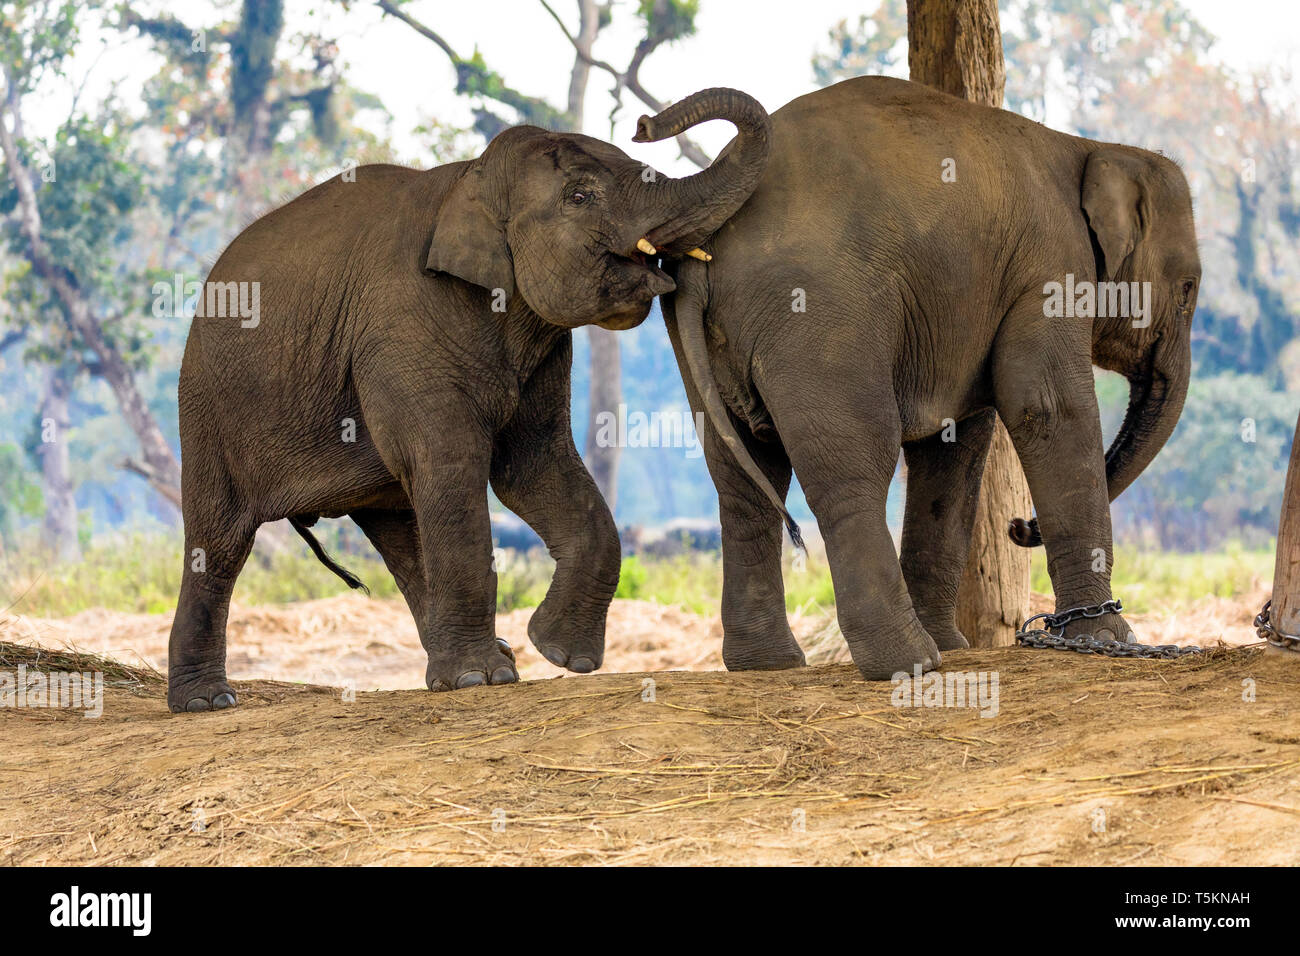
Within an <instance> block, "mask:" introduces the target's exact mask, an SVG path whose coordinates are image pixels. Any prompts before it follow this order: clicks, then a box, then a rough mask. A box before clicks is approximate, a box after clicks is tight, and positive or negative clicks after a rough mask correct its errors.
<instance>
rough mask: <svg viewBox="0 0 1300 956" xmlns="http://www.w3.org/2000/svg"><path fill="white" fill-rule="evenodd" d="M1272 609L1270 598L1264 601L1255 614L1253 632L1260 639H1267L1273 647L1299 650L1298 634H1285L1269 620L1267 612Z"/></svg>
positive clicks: (1299, 638)
mask: <svg viewBox="0 0 1300 956" xmlns="http://www.w3.org/2000/svg"><path fill="white" fill-rule="evenodd" d="M1272 609H1273V601H1272V599H1271V598H1270V599H1269V600H1267V601H1265V602H1264V607H1263V609H1262V610H1261V611H1260V612H1259V613H1258V614H1256V615H1255V633H1256V634H1258V635H1259V636H1260V639H1261V640H1265V641H1268V642H1269V643H1270V644H1272V645H1273V646H1274V647H1280V648H1283V649H1284V650H1288V651H1300V635H1296V634H1287V633H1285V632H1283V631H1279V630H1278V629H1277V628H1276V627H1274V626H1273V622H1272V621H1271V620H1269V612H1270V611H1271V610H1272Z"/></svg>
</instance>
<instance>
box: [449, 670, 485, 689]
mask: <svg viewBox="0 0 1300 956" xmlns="http://www.w3.org/2000/svg"><path fill="white" fill-rule="evenodd" d="M486 682H487V676H486V675H485V674H484V673H483V672H482V671H466V672H465V673H464V674H461V675H460V677H458V678H457V679H456V686H457V687H458V688H460V687H478V686H479V685H480V684H483V683H486Z"/></svg>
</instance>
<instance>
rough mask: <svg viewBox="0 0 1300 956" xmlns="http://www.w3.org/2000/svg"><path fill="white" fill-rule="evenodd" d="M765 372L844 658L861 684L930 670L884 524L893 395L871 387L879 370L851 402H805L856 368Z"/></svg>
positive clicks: (893, 448)
mask: <svg viewBox="0 0 1300 956" xmlns="http://www.w3.org/2000/svg"><path fill="white" fill-rule="evenodd" d="M769 374H771V375H772V377H773V384H772V385H771V395H772V397H771V398H769V404H770V405H771V407H772V412H773V415H774V417H775V418H776V421H777V426H778V427H779V428H780V430H781V434H782V435H783V436H785V439H786V445H787V447H788V448H789V451H790V459H791V461H792V462H793V464H794V470H795V473H796V474H798V475H799V480H800V482H801V483H802V484H803V488H804V491H805V493H806V494H807V497H808V504H809V505H810V506H811V508H812V510H813V514H815V515H816V516H817V526H818V529H819V530H820V531H821V534H822V538H823V540H824V541H825V542H826V557H827V560H828V561H829V562H830V569H831V580H832V582H833V584H834V586H835V610H836V615H837V617H838V619H839V624H840V630H841V631H843V633H844V639H845V641H846V642H847V644H848V645H849V651H850V653H851V654H852V655H853V662H854V663H855V664H857V666H858V670H859V671H861V673H862V676H863V677H865V678H866V679H867V680H888V679H889V678H891V677H892V676H893V675H894V674H896V673H898V672H900V671H902V672H907V673H911V672H912V671H913V669H914V668H915V667H920V668H921V670H922V671H929V670H933V669H934V668H936V667H938V666H939V665H940V663H941V656H940V653H939V648H938V647H937V646H936V645H935V642H934V640H933V639H932V638H931V637H930V635H929V634H928V633H927V632H926V629H925V627H924V625H923V624H922V623H921V621H920V619H919V618H918V617H917V615H916V612H915V611H914V610H913V608H912V600H911V598H910V596H909V595H908V591H907V586H906V584H905V583H904V581H903V572H902V568H901V567H900V565H899V561H898V556H897V554H896V553H895V551H894V541H893V538H892V537H891V535H890V533H889V526H888V524H887V523H886V520H885V499H886V497H887V495H888V492H889V484H890V481H891V480H892V478H893V474H894V467H895V464H896V462H897V460H898V448H899V444H900V437H901V435H900V425H899V421H898V417H897V407H896V404H895V402H894V397H893V394H892V391H885V390H883V389H880V388H879V387H878V382H879V381H880V380H882V379H883V378H884V376H879V377H874V376H864V377H865V383H864V385H865V386H875V387H863V388H862V389H861V390H860V391H855V392H854V393H853V394H852V397H851V399H848V400H845V398H844V396H843V393H831V394H830V396H829V397H824V398H821V399H819V400H814V401H810V400H809V399H808V398H807V389H806V388H803V387H802V383H805V382H807V381H817V382H836V383H845V384H844V385H842V386H841V388H842V389H843V388H851V387H852V385H851V383H853V381H854V378H855V377H857V376H858V375H861V373H860V372H857V373H855V370H853V369H846V368H843V367H839V366H832V367H830V368H826V369H817V370H814V371H813V372H808V371H807V370H802V371H801V372H800V373H799V374H795V373H794V372H790V371H787V372H786V373H785V374H784V375H780V371H779V370H775V369H773V370H770V371H769ZM778 375H780V377H779V378H778V377H777V376H778ZM764 394H765V395H767V394H768V392H766V391H765V393H764ZM782 399H786V400H784V401H783V400H782ZM873 416H874V417H873Z"/></svg>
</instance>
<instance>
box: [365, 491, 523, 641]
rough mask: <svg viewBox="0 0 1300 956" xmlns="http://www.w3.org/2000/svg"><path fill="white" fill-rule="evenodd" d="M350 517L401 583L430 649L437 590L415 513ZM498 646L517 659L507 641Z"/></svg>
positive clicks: (422, 638) (379, 510) (376, 511)
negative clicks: (428, 571)
mask: <svg viewBox="0 0 1300 956" xmlns="http://www.w3.org/2000/svg"><path fill="white" fill-rule="evenodd" d="M350 517H351V518H352V520H353V521H355V522H356V523H357V526H358V527H360V528H361V530H362V531H363V532H365V535H366V537H367V538H369V539H370V543H371V544H372V545H374V546H375V550H376V551H378V552H379V556H380V557H381V558H383V559H384V565H385V566H386V567H387V568H388V571H389V573H390V574H392V576H393V580H394V581H396V582H397V589H398V590H399V591H401V592H402V597H404V598H405V599H406V606H407V607H409V608H410V609H411V616H412V617H414V618H415V625H416V627H417V628H418V629H419V632H420V643H421V645H423V646H426V647H427V646H428V644H429V641H430V636H429V635H428V633H427V629H428V625H429V622H430V621H431V620H432V617H433V591H432V589H431V588H430V587H429V585H428V584H427V583H426V581H425V577H424V558H423V556H422V555H421V553H420V528H419V524H418V523H417V522H416V518H415V511H414V510H401V511H393V510H388V509H383V508H364V509H360V510H357V511H353V512H351V514H350ZM497 645H498V646H499V647H500V648H501V651H502V653H504V654H505V655H506V656H507V657H509V658H510V659H511V660H512V661H513V660H514V659H515V654H514V651H513V650H511V648H510V644H509V643H508V642H507V641H505V640H504V639H502V638H497Z"/></svg>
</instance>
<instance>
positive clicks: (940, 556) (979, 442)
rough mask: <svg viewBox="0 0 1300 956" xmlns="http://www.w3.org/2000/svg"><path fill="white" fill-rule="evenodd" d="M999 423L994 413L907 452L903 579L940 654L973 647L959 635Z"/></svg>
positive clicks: (912, 444) (978, 415)
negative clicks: (960, 597) (974, 531)
mask: <svg viewBox="0 0 1300 956" xmlns="http://www.w3.org/2000/svg"><path fill="white" fill-rule="evenodd" d="M996 415H997V413H996V412H995V411H994V410H993V409H991V408H989V409H986V410H984V411H982V412H978V413H976V414H974V415H972V416H970V417H969V418H966V419H963V420H962V421H960V422H957V423H956V424H955V425H954V426H952V431H951V432H949V431H948V430H947V429H945V430H944V431H941V432H939V433H937V434H935V435H931V436H930V437H929V438H923V439H920V440H919V441H913V442H907V443H906V444H904V445H903V456H904V458H905V459H906V461H907V504H906V510H905V512H904V516H903V541H902V547H901V563H902V566H903V579H904V580H905V581H906V582H907V591H908V593H909V594H910V595H911V597H912V606H913V607H915V608H916V615H917V617H919V618H920V619H921V623H922V624H924V625H925V629H926V630H927V631H929V632H930V636H931V637H933V638H934V642H935V643H936V644H937V645H938V646H939V650H941V651H949V650H957V649H959V648H963V647H968V646H970V645H969V643H968V642H967V640H966V637H965V635H963V634H962V633H961V631H959V630H958V629H957V591H958V587H959V585H960V584H961V579H962V573H963V571H964V570H965V568H966V555H967V552H968V550H969V548H970V536H971V527H972V525H973V524H974V522H975V509H976V505H977V504H978V502H979V491H980V483H981V481H982V479H983V475H984V459H985V457H986V456H987V454H988V447H989V439H990V438H991V437H992V435H993V425H994V423H995V421H996Z"/></svg>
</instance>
